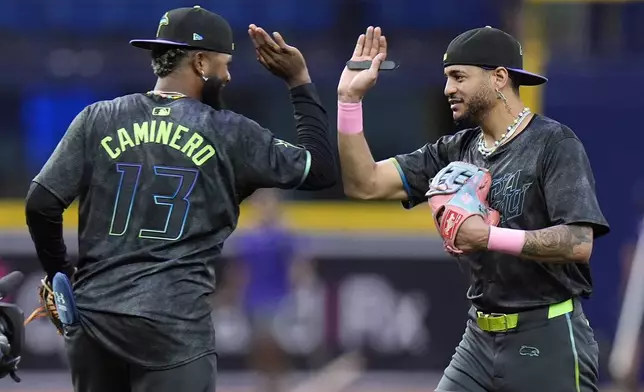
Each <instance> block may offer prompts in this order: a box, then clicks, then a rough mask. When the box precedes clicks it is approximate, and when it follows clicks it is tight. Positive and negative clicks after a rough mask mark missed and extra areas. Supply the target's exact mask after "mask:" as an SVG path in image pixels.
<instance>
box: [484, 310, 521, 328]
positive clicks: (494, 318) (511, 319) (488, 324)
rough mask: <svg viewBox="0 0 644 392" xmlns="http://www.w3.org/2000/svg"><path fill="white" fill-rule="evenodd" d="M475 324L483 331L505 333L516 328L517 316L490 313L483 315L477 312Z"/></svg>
mask: <svg viewBox="0 0 644 392" xmlns="http://www.w3.org/2000/svg"><path fill="white" fill-rule="evenodd" d="M477 316H478V317H477V318H476V324H478V326H479V328H481V329H482V330H483V331H487V332H506V331H509V330H511V329H514V328H516V327H517V324H518V321H519V315H518V314H516V313H515V314H502V313H491V314H483V313H481V312H477Z"/></svg>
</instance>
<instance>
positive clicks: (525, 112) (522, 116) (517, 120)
mask: <svg viewBox="0 0 644 392" xmlns="http://www.w3.org/2000/svg"><path fill="white" fill-rule="evenodd" d="M530 113H531V111H530V108H528V107H525V108H523V110H522V111H521V112H520V113H519V115H518V116H517V117H516V118H515V119H514V121H513V122H512V124H510V126H509V127H508V129H507V131H506V132H505V133H504V134H503V135H501V138H500V139H499V140H497V141H495V142H494V146H492V147H489V148H488V147H486V146H485V137H483V132H481V135H479V142H478V150H479V152H480V153H481V155H483V156H484V157H488V156H490V155H491V154H492V153H493V152H494V151H496V149H497V148H499V147H500V146H501V145H502V144H503V143H505V142H506V141H507V140H509V139H510V138H511V137H512V135H514V133H515V132H516V131H517V129H518V128H519V126H521V123H523V120H525V119H526V118H527V117H528V115H529V114H530Z"/></svg>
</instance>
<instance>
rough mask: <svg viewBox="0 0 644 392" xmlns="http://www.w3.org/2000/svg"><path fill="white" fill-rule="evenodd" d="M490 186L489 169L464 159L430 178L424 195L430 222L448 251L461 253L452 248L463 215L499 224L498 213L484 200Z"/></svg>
mask: <svg viewBox="0 0 644 392" xmlns="http://www.w3.org/2000/svg"><path fill="white" fill-rule="evenodd" d="M491 185H492V176H491V175H490V172H489V171H487V170H486V169H483V168H480V167H478V166H476V165H472V164H470V163H466V162H452V163H450V164H449V165H447V166H446V167H445V168H443V170H441V171H439V172H438V173H437V174H436V176H435V177H434V178H432V180H431V181H430V184H429V191H428V192H427V193H426V194H425V196H427V198H428V200H427V201H428V204H429V207H430V208H431V210H432V215H433V216H434V224H435V225H436V228H437V229H438V232H439V233H440V235H441V237H442V238H443V242H444V245H445V249H446V250H447V251H448V252H449V253H452V254H461V253H463V251H461V250H460V249H458V248H457V247H456V244H455V241H456V236H457V234H458V231H459V229H460V227H461V225H462V224H463V222H465V220H466V219H467V218H469V217H471V216H473V215H478V216H480V217H482V218H483V220H484V221H485V222H486V223H487V224H489V225H492V226H496V225H498V224H499V221H500V219H501V216H500V215H499V213H498V211H496V210H493V209H492V208H490V206H489V205H488V202H487V196H488V193H489V192H490V187H491Z"/></svg>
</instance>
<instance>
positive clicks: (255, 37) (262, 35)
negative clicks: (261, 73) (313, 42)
mask: <svg viewBox="0 0 644 392" xmlns="http://www.w3.org/2000/svg"><path fill="white" fill-rule="evenodd" d="M248 35H249V36H250V38H251V40H252V41H253V44H254V45H255V54H256V55H257V61H259V62H260V64H262V65H263V66H264V68H266V69H267V70H268V71H269V72H270V73H272V74H273V75H275V76H278V77H280V78H282V79H284V81H286V83H287V84H288V85H289V87H291V88H293V87H297V86H300V85H302V84H306V83H311V77H310V76H309V71H308V68H307V66H306V61H305V60H304V56H303V55H302V53H301V52H300V51H299V50H298V49H297V48H296V47H293V46H290V45H288V44H286V41H284V38H283V37H282V35H281V34H280V33H273V37H272V38H271V36H270V35H269V34H268V33H267V32H266V31H265V30H264V29H262V28H261V27H257V26H256V25H254V24H252V25H250V26H248ZM273 38H274V40H273Z"/></svg>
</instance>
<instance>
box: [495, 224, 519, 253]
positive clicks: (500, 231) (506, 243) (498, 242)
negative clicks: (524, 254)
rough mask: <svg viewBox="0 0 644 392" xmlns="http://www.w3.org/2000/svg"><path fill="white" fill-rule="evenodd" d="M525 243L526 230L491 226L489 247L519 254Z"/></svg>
mask: <svg viewBox="0 0 644 392" xmlns="http://www.w3.org/2000/svg"><path fill="white" fill-rule="evenodd" d="M524 244H525V231H523V230H513V229H504V228H501V227H496V226H491V227H490V237H489V238H488V243H487V248H488V249H489V250H492V251H496V252H502V253H507V254H511V255H515V256H518V255H520V254H521V251H522V250H523V245H524Z"/></svg>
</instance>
